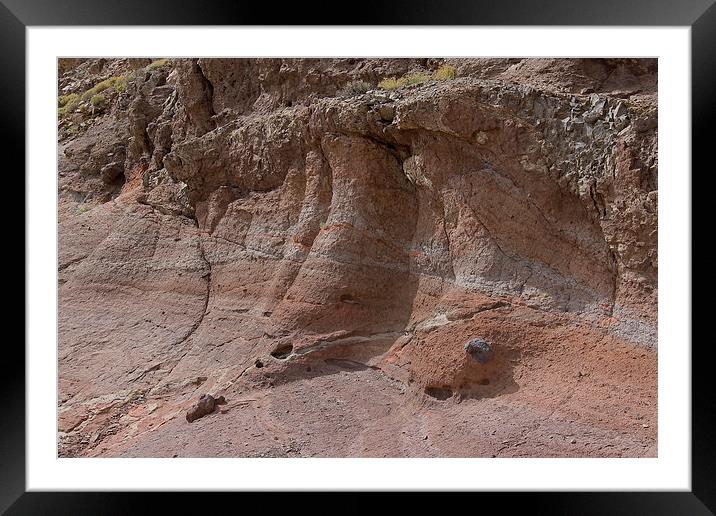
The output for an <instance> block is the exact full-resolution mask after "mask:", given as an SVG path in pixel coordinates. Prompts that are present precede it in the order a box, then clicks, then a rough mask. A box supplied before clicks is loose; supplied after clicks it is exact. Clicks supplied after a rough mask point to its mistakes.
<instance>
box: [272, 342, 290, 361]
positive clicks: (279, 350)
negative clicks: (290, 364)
mask: <svg viewBox="0 0 716 516" xmlns="http://www.w3.org/2000/svg"><path fill="white" fill-rule="evenodd" d="M291 353H293V344H288V343H287V344H279V345H278V346H277V347H276V349H274V350H273V351H272V352H271V356H272V357H274V358H277V359H278V360H286V359H287V358H288V357H289V356H290V355H291Z"/></svg>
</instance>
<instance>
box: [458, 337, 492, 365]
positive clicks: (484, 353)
mask: <svg viewBox="0 0 716 516" xmlns="http://www.w3.org/2000/svg"><path fill="white" fill-rule="evenodd" d="M465 352H466V353H467V354H468V355H470V357H471V358H472V359H473V360H476V361H478V362H479V363H481V364H486V363H488V362H490V361H491V360H492V359H493V358H495V352H494V351H493V350H492V346H490V343H489V342H487V341H485V340H482V339H472V340H470V341H469V342H467V344H465Z"/></svg>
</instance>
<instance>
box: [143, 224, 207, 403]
mask: <svg viewBox="0 0 716 516" xmlns="http://www.w3.org/2000/svg"><path fill="white" fill-rule="evenodd" d="M199 256H200V257H201V259H202V261H203V262H204V264H205V265H206V268H207V272H206V273H205V274H204V275H203V276H202V277H204V278H206V295H205V297H204V305H203V306H202V309H201V314H200V315H199V318H198V319H197V320H196V322H195V323H194V324H193V325H192V326H191V328H189V330H188V331H187V332H186V333H185V334H184V336H182V338H181V339H179V340H178V341H177V342H176V343H175V344H174V345H173V346H172V347H179V346H183V345H184V344H185V343H186V342H187V341H188V340H189V339H190V338H191V336H192V335H194V333H195V332H196V331H197V330H198V329H199V327H200V326H201V323H202V322H203V321H204V317H206V314H207V311H208V309H209V301H210V297H211V275H212V270H211V262H209V260H207V259H206V255H205V254H204V244H203V240H202V237H201V236H200V237H199ZM191 349H192V348H191V347H188V348H187V349H186V350H185V351H184V352H183V353H182V354H181V356H180V357H179V358H178V359H177V360H176V361H175V362H174V364H173V365H172V366H171V368H170V369H169V371H167V373H166V374H165V375H164V377H163V378H162V380H161V381H160V382H159V383H158V384H157V385H155V386H154V387H153V388H152V390H154V389H156V388H157V387H158V386H159V385H160V384H161V383H162V382H163V381H165V380H166V379H167V378H169V377H170V376H171V374H172V372H173V371H174V369H176V367H177V366H178V365H179V364H180V363H181V361H182V360H183V359H184V357H185V356H186V355H187V354H188V353H189V351H191Z"/></svg>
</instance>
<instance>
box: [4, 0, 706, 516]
mask: <svg viewBox="0 0 716 516" xmlns="http://www.w3.org/2000/svg"><path fill="white" fill-rule="evenodd" d="M329 7H330V8H329ZM334 7H335V5H334V4H329V3H328V2H316V1H312V2H301V4H300V7H299V8H296V9H284V8H280V7H279V4H273V3H269V2H247V1H245V2H241V1H236V0H234V1H228V0H226V1H224V0H214V1H211V2H209V1H205V2H201V1H197V0H153V1H150V0H144V1H142V0H114V1H112V2H99V1H97V0H63V1H58V0H0V55H2V70H1V71H0V91H2V95H3V99H4V102H3V116H2V117H0V127H2V140H1V141H2V142H3V145H4V146H5V148H6V150H7V151H8V152H9V151H10V149H12V150H13V152H12V154H13V155H14V156H16V157H18V158H19V160H18V163H17V166H16V170H20V169H21V168H20V167H24V156H23V155H22V153H19V152H17V149H21V148H23V142H24V140H25V105H26V100H27V99H26V94H25V86H26V84H25V80H26V79H25V55H26V54H25V50H26V49H25V29H26V28H27V27H28V26H44V25H49V26H62V25H95V26H104V25H125V26H128V25H145V26H146V25H157V26H161V25H204V26H210V25H313V26H315V25H426V26H429V25H443V26H445V25H532V26H535V25H574V26H588V25H591V26H594V25H601V26H632V25H633V26H690V27H691V72H692V85H691V93H692V161H693V163H694V164H697V163H703V164H706V163H707V161H706V159H707V152H708V151H707V149H708V148H709V145H711V146H712V145H713V143H712V141H711V138H710V135H711V133H712V131H709V129H710V128H711V127H713V125H714V124H713V122H712V119H713V117H714V113H715V112H716V109H715V108H716V87H715V86H716V80H715V76H716V3H714V0H680V1H678V2H676V1H668V0H634V1H625V0H621V1H618V0H602V1H599V2H597V1H593V0H592V1H590V0H557V1H551V2H548V3H547V2H543V3H539V4H538V3H537V2H534V1H533V0H505V1H502V2H495V1H494V0H493V1H485V0H479V1H470V0H451V1H445V0H444V1H441V2H431V1H429V0H392V1H390V2H384V3H381V2H377V1H374V0H364V1H363V2H361V3H360V4H355V6H354V7H355V9H350V14H348V13H341V11H340V10H337V9H335V8H334ZM346 11H348V9H347V10H346ZM89 49H90V46H88V51H89ZM694 166H695V165H694ZM671 172H674V173H682V174H691V173H692V172H691V171H690V170H686V171H671ZM704 172H706V170H704ZM685 177H688V176H685ZM692 177H693V175H692ZM25 258H26V259H27V256H25ZM26 263H27V262H26ZM28 273H29V271H28V270H27V269H26V270H25V274H26V278H27V274H28ZM683 344H684V349H685V350H687V349H688V346H691V342H686V343H683ZM16 347H19V346H16ZM708 347H709V346H703V345H702V346H699V345H696V346H691V353H692V457H691V464H692V491H690V492H656V491H651V492H598V493H597V492H592V493H575V492H569V493H545V492H542V493H540V492H532V493H503V494H497V493H480V494H479V496H480V497H482V499H481V501H480V505H481V506H483V507H484V503H485V502H486V501H488V500H489V501H492V500H493V499H494V498H498V500H497V501H499V502H500V503H501V504H505V503H506V504H507V505H513V504H520V505H522V504H525V505H526V506H528V507H529V508H530V512H531V513H533V514H543V513H548V514H649V515H658V514H690V515H700V514H714V512H716V475H715V474H714V473H715V472H716V453H715V451H716V440H714V439H713V438H712V437H713V432H712V430H711V426H710V419H711V418H710V415H711V414H712V413H714V412H716V402H715V401H714V397H713V396H712V394H711V392H712V388H711V386H710V385H709V384H708V383H707V381H708V379H709V376H710V374H712V373H711V371H709V370H707V369H711V368H712V366H711V363H710V361H709V360H708V359H707V358H708V357H707V354H708ZM3 362H5V364H6V365H8V367H5V368H3V375H2V376H0V382H1V383H2V388H1V389H0V407H2V413H1V415H0V511H4V510H7V511H8V512H7V514H85V513H87V514H114V513H132V514H134V513H137V512H143V510H146V509H147V508H150V507H151V505H150V503H149V502H150V500H153V499H156V498H158V497H159V498H161V501H160V503H161V505H162V508H163V509H166V510H168V508H169V506H170V505H175V504H179V505H181V506H182V508H183V509H184V511H191V510H192V509H193V508H194V507H197V508H201V507H203V508H204V510H205V509H206V508H207V506H206V505H205V503H206V495H204V496H203V497H201V498H203V500H204V501H202V500H201V499H197V497H189V496H187V494H184V493H171V494H167V493H163V494H148V493H132V494H127V493H119V492H113V493H69V492H62V493H59V492H53V493H39V492H25V491H26V489H25V478H26V476H25V473H26V467H25V444H26V443H25V435H26V433H25V423H24V422H25V353H24V350H22V349H14V350H13V349H10V345H9V342H8V343H7V344H6V346H5V349H4V360H3ZM10 364H11V366H9V365H10ZM215 496H216V495H212V502H211V503H212V504H214V503H219V502H220V501H221V500H222V498H224V496H225V495H221V496H219V498H214V497H215ZM226 496H228V495H226ZM242 496H243V497H247V496H248V495H247V494H242ZM354 496H355V495H354ZM249 498H250V497H249ZM249 498H245V499H244V500H243V501H242V504H243V503H250V502H251V500H250V499H249ZM257 501H258V500H257ZM361 506H362V503H361V502H360V501H358V502H356V503H355V504H354V507H355V508H357V509H360V507H361ZM364 508H365V509H366V510H372V508H371V507H369V506H365V507H364Z"/></svg>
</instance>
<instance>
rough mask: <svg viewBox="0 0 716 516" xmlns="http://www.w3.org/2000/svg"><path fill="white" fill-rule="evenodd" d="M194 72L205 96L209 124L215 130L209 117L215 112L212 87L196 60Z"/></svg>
mask: <svg viewBox="0 0 716 516" xmlns="http://www.w3.org/2000/svg"><path fill="white" fill-rule="evenodd" d="M194 70H195V72H196V73H197V77H198V78H199V80H200V81H201V82H202V86H203V89H204V92H205V95H206V107H207V110H208V113H209V118H210V123H211V125H212V129H215V128H216V123H215V122H214V121H213V120H211V117H213V116H215V115H216V112H215V111H214V85H213V84H211V81H210V80H209V78H208V77H207V76H206V75H205V74H204V70H203V69H202V68H201V64H200V63H199V61H198V60H197V61H195V62H194Z"/></svg>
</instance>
